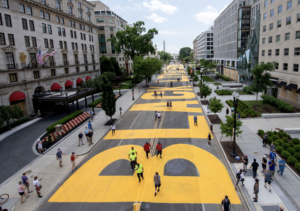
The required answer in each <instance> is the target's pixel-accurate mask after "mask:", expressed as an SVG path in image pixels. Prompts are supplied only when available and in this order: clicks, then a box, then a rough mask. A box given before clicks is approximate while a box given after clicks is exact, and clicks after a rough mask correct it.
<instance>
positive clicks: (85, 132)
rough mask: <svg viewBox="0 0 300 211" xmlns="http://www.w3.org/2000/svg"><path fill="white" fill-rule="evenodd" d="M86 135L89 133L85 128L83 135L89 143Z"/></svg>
mask: <svg viewBox="0 0 300 211" xmlns="http://www.w3.org/2000/svg"><path fill="white" fill-rule="evenodd" d="M88 133H89V129H88V128H87V127H85V130H84V134H85V137H86V140H87V141H89V139H88V136H87V134H88Z"/></svg>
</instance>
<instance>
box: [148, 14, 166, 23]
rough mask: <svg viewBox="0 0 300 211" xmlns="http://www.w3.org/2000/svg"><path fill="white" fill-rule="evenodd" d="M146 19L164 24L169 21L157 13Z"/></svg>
mask: <svg viewBox="0 0 300 211" xmlns="http://www.w3.org/2000/svg"><path fill="white" fill-rule="evenodd" d="M146 18H148V19H150V20H153V21H154V22H155V23H162V22H164V21H167V20H168V19H167V18H164V17H160V16H158V15H156V14H155V13H152V15H150V16H146Z"/></svg>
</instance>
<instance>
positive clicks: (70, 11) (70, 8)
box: [69, 6, 73, 15]
mask: <svg viewBox="0 0 300 211" xmlns="http://www.w3.org/2000/svg"><path fill="white" fill-rule="evenodd" d="M69 14H70V15H73V12H72V7H71V6H69Z"/></svg>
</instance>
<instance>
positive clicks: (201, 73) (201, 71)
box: [200, 68, 203, 88]
mask: <svg viewBox="0 0 300 211" xmlns="http://www.w3.org/2000/svg"><path fill="white" fill-rule="evenodd" d="M200 75H201V88H202V85H203V84H202V83H203V81H202V75H203V69H202V68H201V69H200Z"/></svg>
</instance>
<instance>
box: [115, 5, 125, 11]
mask: <svg viewBox="0 0 300 211" xmlns="http://www.w3.org/2000/svg"><path fill="white" fill-rule="evenodd" d="M115 10H122V11H125V9H124V8H122V7H120V5H118V4H117V6H116V8H115Z"/></svg>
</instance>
